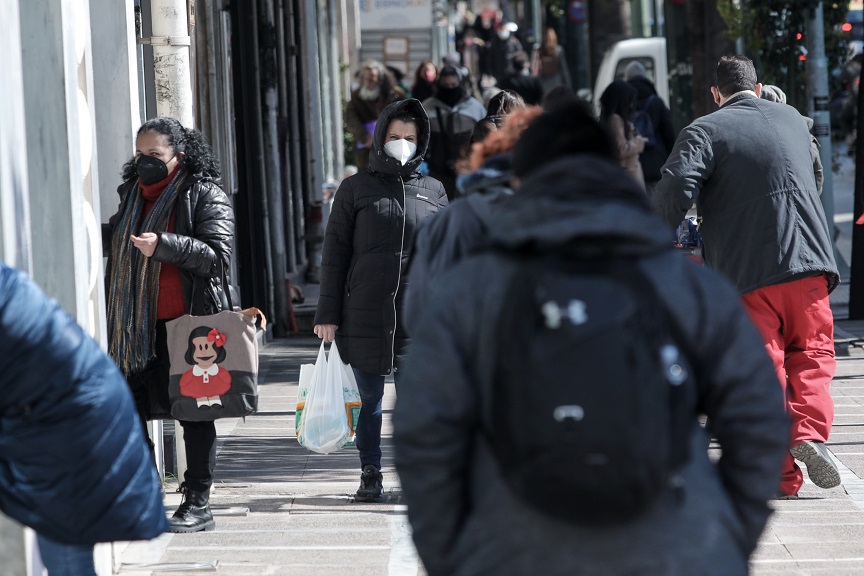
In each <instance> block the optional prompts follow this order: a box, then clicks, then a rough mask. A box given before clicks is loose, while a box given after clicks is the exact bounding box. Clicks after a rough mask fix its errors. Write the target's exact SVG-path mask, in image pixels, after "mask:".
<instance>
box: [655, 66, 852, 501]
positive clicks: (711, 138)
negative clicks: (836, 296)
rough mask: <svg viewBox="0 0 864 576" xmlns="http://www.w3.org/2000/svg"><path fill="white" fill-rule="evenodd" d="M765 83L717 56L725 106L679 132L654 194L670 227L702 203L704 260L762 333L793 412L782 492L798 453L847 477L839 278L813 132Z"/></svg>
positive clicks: (814, 472) (821, 469) (719, 99)
mask: <svg viewBox="0 0 864 576" xmlns="http://www.w3.org/2000/svg"><path fill="white" fill-rule="evenodd" d="M761 89H762V85H761V84H759V83H758V82H757V81H756V70H755V69H754V67H753V63H752V62H751V61H750V60H749V59H747V58H745V57H743V56H738V55H733V56H724V57H723V58H721V59H720V62H719V63H718V64H717V71H716V84H715V86H712V87H711V93H712V94H713V95H714V101H715V102H716V103H717V105H718V106H719V107H720V109H719V110H717V111H716V112H714V113H712V114H709V115H707V116H703V117H702V118H698V119H696V120H695V121H694V122H693V123H692V124H690V126H688V127H687V128H685V129H684V130H682V131H681V133H680V134H679V136H678V139H677V141H676V143H675V148H674V150H673V151H672V154H671V155H670V157H669V160H668V161H667V162H666V164H665V165H664V166H663V169H662V171H661V172H662V179H661V181H660V182H659V184H658V186H657V191H656V196H655V201H656V205H657V208H658V210H659V211H660V213H661V215H662V216H663V217H664V219H665V220H666V221H667V223H668V224H670V225H673V226H677V225H678V224H679V223H680V222H681V220H682V219H683V218H684V215H685V213H686V212H687V210H688V209H689V208H690V207H691V206H692V204H693V202H694V201H695V202H696V203H697V205H698V206H699V208H700V212H701V214H702V224H701V228H700V232H701V233H702V238H703V241H704V251H703V256H704V259H705V262H706V263H708V264H709V265H711V266H713V267H714V268H716V269H717V270H719V271H720V272H722V273H724V274H725V275H726V276H727V277H729V278H730V279H731V280H732V281H733V282H734V283H735V285H736V286H737V288H738V290H739V292H740V293H741V294H742V296H743V302H744V305H745V307H746V309H747V311H748V313H749V315H750V317H751V319H752V320H753V322H754V323H755V324H756V327H757V328H758V329H759V331H760V332H761V334H762V337H763V339H764V341H765V346H766V349H767V350H768V353H769V354H770V356H771V358H772V359H773V361H774V368H775V370H776V372H777V375H778V377H779V379H780V383H781V386H782V387H783V389H784V391H785V398H786V410H787V413H788V414H789V416H790V417H791V420H792V431H791V438H792V441H791V447H790V455H789V456H787V458H786V462H785V463H784V467H783V477H782V480H781V483H780V492H779V495H778V496H779V497H784V498H794V497H796V495H797V493H798V490H799V488H800V487H801V485H802V484H803V476H802V473H801V470H800V469H799V468H798V466H797V465H796V464H795V459H798V460H800V461H802V462H803V463H804V464H805V465H806V467H807V472H808V474H809V476H810V479H811V480H812V481H813V482H814V483H815V484H816V485H817V486H820V487H822V488H831V487H834V486H837V485H839V484H840V474H839V472H838V471H837V468H836V466H835V465H834V463H833V461H832V460H831V456H830V454H829V453H828V450H827V449H826V448H825V446H824V442H825V441H826V440H827V439H828V433H829V432H830V430H831V424H832V421H833V419H834V403H833V401H832V399H831V394H830V391H829V386H830V383H831V378H832V377H833V376H834V370H835V366H836V364H835V360H834V334H833V332H834V319H833V316H832V314H831V308H830V305H829V302H828V293H829V292H831V290H833V289H834V287H835V286H836V285H837V283H838V280H839V276H838V273H837V266H836V264H835V263H834V255H833V250H832V244H831V237H830V234H829V231H828V224H827V222H826V219H825V213H824V212H823V210H822V204H821V203H820V200H819V194H818V192H817V187H816V181H815V178H814V174H813V163H812V160H811V157H810V134H809V133H808V131H807V127H806V125H805V123H804V122H802V121H801V115H800V114H799V113H798V112H797V111H796V110H795V109H794V108H792V107H791V106H785V105H783V104H779V103H776V102H769V101H766V100H764V99H760V98H759V96H760V93H761ZM793 456H794V458H793Z"/></svg>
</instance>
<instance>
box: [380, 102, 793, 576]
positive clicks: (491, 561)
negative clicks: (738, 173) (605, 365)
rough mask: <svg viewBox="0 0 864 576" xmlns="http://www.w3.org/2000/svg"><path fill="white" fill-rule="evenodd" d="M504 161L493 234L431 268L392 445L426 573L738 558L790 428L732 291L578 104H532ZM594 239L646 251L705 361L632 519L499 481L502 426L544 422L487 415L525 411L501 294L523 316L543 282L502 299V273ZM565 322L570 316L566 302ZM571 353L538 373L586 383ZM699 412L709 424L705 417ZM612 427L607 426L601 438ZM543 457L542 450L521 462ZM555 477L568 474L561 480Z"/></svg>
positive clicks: (761, 516) (650, 567)
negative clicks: (652, 485) (504, 391)
mask: <svg viewBox="0 0 864 576" xmlns="http://www.w3.org/2000/svg"><path fill="white" fill-rule="evenodd" d="M512 166H513V172H514V175H515V176H516V177H517V178H519V180H520V184H519V186H518V187H517V188H516V191H515V194H514V195H513V197H512V198H511V199H509V200H506V201H504V202H502V203H501V204H500V206H499V208H498V209H497V210H496V211H495V213H494V216H493V219H492V222H491V223H490V225H489V240H490V247H489V249H488V250H484V251H480V252H477V253H476V254H474V255H472V256H469V257H467V258H465V259H463V260H462V261H461V262H458V263H456V264H455V266H453V267H452V268H450V269H449V270H447V271H445V272H444V273H443V274H442V275H441V276H440V277H438V278H436V280H435V282H434V284H433V285H432V286H431V287H430V290H429V291H428V297H427V298H426V300H425V302H424V308H425V309H424V310H423V312H422V314H421V316H420V318H419V319H418V320H417V321H416V322H412V325H411V330H412V337H413V340H412V343H411V349H410V351H409V353H408V355H407V358H406V361H405V366H404V374H403V381H402V384H401V386H400V388H399V397H398V400H397V403H396V408H395V411H394V415H393V428H394V445H395V449H396V452H395V456H396V467H397V470H398V472H399V477H400V479H401V480H402V489H403V495H404V498H405V503H406V504H407V507H408V518H409V520H410V522H411V528H412V533H413V538H414V542H415V544H416V547H417V551H418V553H419V555H420V558H421V559H422V560H423V563H424V566H425V568H426V570H427V572H428V574H429V576H439V575H448V576H459V575H468V574H496V575H503V576H507V575H514V576H515V575H523V574H535V573H536V574H586V575H589V574H590V575H594V574H650V575H654V576H656V575H668V576H672V575H682V574H696V573H698V574H703V575H706V576H721V575H722V576H726V575H730V574H736V575H738V574H741V575H743V574H747V571H748V569H747V560H748V557H749V555H750V553H751V552H752V551H753V550H754V548H755V547H756V544H757V541H758V538H759V534H760V533H761V531H762V529H763V527H764V526H765V522H766V520H767V519H768V516H769V514H770V508H769V507H768V505H767V501H768V499H769V498H770V497H771V495H772V494H773V491H774V490H775V488H776V483H777V480H778V477H779V466H780V462H781V460H782V457H783V453H784V451H785V446H786V441H787V438H788V436H787V431H788V429H787V426H786V417H785V415H784V413H783V406H782V401H781V398H780V391H779V390H778V389H777V387H776V385H775V384H774V378H775V377H774V374H773V372H772V370H771V364H770V362H769V361H768V359H767V358H766V356H765V354H764V353H763V352H762V350H761V349H760V340H759V335H758V334H757V333H756V331H755V330H754V329H753V326H752V325H751V323H750V322H749V320H748V318H747V316H746V314H745V313H744V311H743V310H742V309H741V305H740V302H739V300H738V298H737V296H736V294H735V292H734V290H733V289H732V288H731V286H729V285H728V283H727V282H725V281H724V280H723V279H722V278H721V277H720V276H719V275H718V274H716V273H714V272H713V271H711V270H709V269H706V268H704V267H700V266H696V265H693V264H692V263H690V262H688V261H686V260H685V259H683V258H681V257H680V255H678V254H677V253H675V252H674V250H673V249H672V247H671V244H670V242H669V233H668V230H667V228H666V227H665V226H664V224H663V223H662V222H661V221H660V220H659V219H658V218H657V217H656V216H655V215H654V214H653V213H652V210H651V207H650V205H649V203H648V201H647V199H646V197H645V194H644V193H643V192H642V190H641V188H640V187H639V186H638V184H636V183H635V182H633V180H632V179H631V178H629V177H628V176H627V175H626V174H625V172H624V171H623V170H622V169H621V167H620V166H619V165H618V162H617V158H616V145H615V143H614V140H612V139H611V138H610V137H609V136H608V135H607V134H606V132H605V130H604V129H603V128H602V127H601V126H600V125H599V123H598V122H597V121H596V120H594V119H593V118H592V117H591V115H590V114H589V113H588V112H586V111H585V110H584V109H583V108H582V107H581V106H574V107H572V108H570V109H561V110H558V111H556V112H553V113H544V114H543V115H542V116H540V117H538V118H537V119H536V120H534V121H533V122H532V123H531V124H530V125H529V127H528V128H527V129H526V131H525V132H524V133H523V134H522V136H521V138H520V140H519V141H518V142H517V144H516V148H515V150H514V151H513V164H512ZM469 198H470V197H469ZM454 208H455V206H454ZM598 254H601V255H602V256H601V260H603V261H604V262H609V261H620V262H622V263H623V262H625V261H626V262H630V263H632V264H631V265H632V266H636V267H639V269H640V270H641V272H640V274H641V275H642V276H643V277H644V278H645V281H646V282H650V284H651V285H652V287H653V291H655V292H656V294H657V295H658V297H659V298H662V302H663V307H664V308H666V309H667V310H668V313H669V314H670V316H671V318H672V320H671V321H673V322H674V323H675V324H676V325H677V326H678V327H680V330H681V336H680V338H681V339H684V340H686V342H687V343H686V344H685V347H686V349H687V350H688V354H687V361H688V363H689V365H690V366H691V367H693V370H692V371H690V372H689V373H695V374H696V375H698V376H697V377H698V383H693V382H691V381H689V380H688V383H687V384H686V385H687V386H690V388H689V389H690V390H691V392H692V395H690V396H688V401H687V402H682V403H681V404H677V405H676V406H677V410H673V411H672V412H673V414H672V417H673V418H675V419H678V418H680V419H681V420H680V421H681V422H683V423H684V430H686V431H687V432H686V435H687V437H686V438H678V440H679V441H681V442H684V443H688V442H689V447H690V449H689V454H690V455H689V460H687V461H686V463H684V464H683V466H682V467H681V468H680V469H679V470H678V472H677V479H678V480H677V481H676V484H674V485H672V484H667V485H665V487H664V489H663V492H662V494H661V495H660V496H659V498H658V499H657V500H655V501H653V504H651V505H650V506H646V509H645V510H644V511H643V512H642V513H641V514H640V515H638V516H635V517H633V518H632V519H629V520H626V521H620V522H610V521H606V522H605V523H602V522H599V521H598V522H595V523H576V522H569V521H565V520H562V519H561V518H559V517H553V516H551V515H549V514H547V513H545V512H543V511H541V510H539V509H537V508H535V507H534V506H532V505H530V504H528V503H527V502H526V501H525V500H524V498H523V496H522V495H521V494H518V495H517V492H515V491H514V488H513V487H512V485H511V484H510V483H509V482H507V481H506V480H505V472H506V471H507V470H506V469H505V467H504V466H503V465H502V464H501V462H500V460H499V459H498V456H497V453H496V452H495V450H494V448H493V446H494V445H495V444H496V441H500V440H497V439H498V438H509V437H512V435H513V434H530V433H531V431H532V430H533V429H534V428H535V427H536V426H543V423H541V422H539V421H535V420H529V419H527V418H526V419H525V420H523V421H522V422H521V424H520V425H519V426H518V427H517V428H516V429H510V430H502V429H500V428H499V427H497V424H499V423H501V422H503V421H505V420H508V421H509V418H511V417H508V415H509V414H510V413H511V412H513V413H519V410H516V409H514V407H513V406H510V405H507V406H504V405H502V404H499V403H496V402H495V400H494V399H493V398H494V396H495V395H496V394H499V393H500V389H501V386H503V385H506V384H505V382H504V380H503V379H504V378H505V377H506V376H507V375H506V374H502V373H501V372H500V370H499V366H500V365H501V363H507V364H508V365H511V366H512V365H514V364H519V363H520V362H523V363H524V362H527V359H528V358H531V357H533V356H534V353H535V352H537V351H536V350H534V351H532V350H527V349H526V350H524V351H522V350H520V352H519V353H518V354H513V353H512V352H511V353H510V355H509V356H508V357H506V358H505V355H506V354H507V352H506V351H504V350H502V349H501V348H500V346H501V342H503V341H506V340H507V339H512V338H518V337H521V338H525V337H528V336H526V335H524V334H518V335H517V334H504V335H502V334H499V333H497V332H498V331H499V330H500V329H501V326H500V324H499V318H501V317H502V315H506V314H507V311H508V310H512V309H516V310H518V311H519V312H518V313H519V314H528V315H529V320H528V321H527V324H528V325H531V326H533V325H534V322H533V321H532V320H530V318H531V316H530V315H531V314H533V312H532V311H531V310H532V308H533V307H534V306H535V305H537V304H538V302H537V301H535V297H536V298H539V297H540V296H537V295H536V294H535V293H532V296H533V297H529V298H527V299H526V300H524V301H523V300H519V301H514V300H512V299H509V298H510V297H509V296H508V295H512V294H513V292H512V291H511V290H510V287H511V286H513V284H512V283H513V282H515V281H519V279H522V280H526V279H528V278H526V276H528V275H531V274H533V273H534V272H536V269H537V268H540V270H541V271H540V272H539V274H541V275H543V274H547V273H548V274H553V273H555V271H556V270H559V269H560V268H561V267H563V266H566V265H572V264H573V263H574V261H576V260H579V259H588V260H590V259H591V258H592V257H594V259H595V260H596V256H597V255H598ZM562 260H563V261H564V262H567V263H568V264H566V265H565V264H562ZM601 269H602V268H601ZM529 280H530V279H529ZM634 289H637V290H638V289H639V287H638V286H634ZM454 294H458V296H459V297H458V298H454V297H453V295H454ZM565 302H566V301H565ZM571 304H572V303H571ZM587 314H588V317H589V318H590V317H591V309H588V310H587ZM655 318H656V317H655ZM561 321H562V322H568V321H570V322H573V323H574V324H575V323H577V322H578V319H577V315H576V314H575V313H572V314H570V316H569V320H568V317H567V315H566V314H565V315H564V317H563V318H561ZM540 323H541V324H542V320H541V322H540ZM640 337H641V338H644V337H645V335H644V334H643V335H641V336H640ZM621 344H622V346H623V345H624V342H622V343H621ZM562 346H563V347H565V348H566V344H562ZM568 364H569V360H568V359H567V358H565V357H563V355H556V360H555V365H553V366H550V367H548V368H547V371H552V372H554V371H555V370H556V366H559V368H557V369H558V370H560V371H561V375H560V376H561V378H560V379H561V380H565V381H568V382H570V383H571V385H572V386H573V387H579V386H583V387H592V386H596V385H597V383H596V382H595V381H594V380H588V381H585V380H584V379H583V380H580V378H579V377H578V375H579V374H585V373H590V372H591V371H592V370H593V369H594V368H593V367H591V366H586V367H585V369H584V370H583V371H580V372H578V373H577V375H574V374H573V373H572V372H571V371H570V370H569V369H568V370H566V371H565V368H564V366H568V368H573V367H572V366H569V365H568ZM528 368H530V366H528V367H526V369H528ZM645 377H646V379H648V378H649V377H650V375H648V374H645ZM543 384H544V385H545V386H549V387H555V386H556V385H555V384H554V383H549V384H546V383H545V382H544V383H543ZM517 393H518V394H520V395H521V396H523V397H525V405H529V404H530V405H537V404H540V405H542V404H543V399H542V397H541V395H543V394H545V393H546V391H545V390H544V386H539V385H538V386H535V387H532V386H527V385H526V386H525V387H523V388H522V389H521V390H520V391H518V392H517ZM529 395H533V397H532V398H531V399H530V400H529V398H528V397H529ZM628 401H629V402H630V404H628ZM620 402H621V407H620V410H621V411H625V412H626V413H629V414H634V413H639V408H640V405H639V404H637V403H636V400H635V398H630V397H628V396H623V397H621V398H620ZM552 406H554V404H552ZM571 408H573V407H571ZM556 412H557V411H556ZM702 413H707V414H708V416H709V422H710V423H711V429H710V430H705V429H703V428H702V427H701V426H700V424H699V416H700V414H702ZM585 414H586V415H587V414H589V409H588V408H586V411H585ZM551 416H552V414H550V415H549V419H550V420H551V419H552V418H551ZM611 416H612V415H610V419H611ZM649 416H650V415H649ZM586 418H588V416H586ZM600 418H601V419H603V416H602V414H601V415H600ZM544 430H545V428H544ZM623 432H624V431H622V430H610V431H609V434H608V436H610V437H614V436H616V435H617V434H619V433H623ZM505 433H509V435H508V436H502V435H503V434H505ZM712 435H713V436H715V437H716V438H717V439H718V441H719V442H720V444H721V445H722V447H723V453H722V456H721V457H720V459H719V461H717V462H716V463H715V462H712V460H711V459H709V457H708V446H709V442H710V440H711V437H712ZM596 464H597V466H598V468H599V467H600V466H602V463H601V462H597V463H596ZM553 465H554V462H553V463H550V462H545V461H542V460H541V459H539V458H538V459H536V460H534V461H532V463H531V464H530V465H528V464H526V467H527V470H526V472H527V473H528V474H530V470H531V469H534V470H535V471H536V473H538V474H539V467H541V466H544V467H545V468H547V469H548V468H549V467H550V466H553ZM543 477H545V476H543ZM577 480H578V479H573V481H574V482H576V481H577ZM558 483H559V484H560V483H564V486H563V487H561V488H562V489H563V490H566V480H565V479H563V478H559V480H558ZM548 488H549V489H553V486H548ZM537 489H538V491H540V492H542V491H543V487H542V486H538V487H537ZM625 496H627V495H625V494H619V495H613V497H616V498H619V497H620V498H623V497H625ZM442 502H446V506H444V505H442ZM566 504H567V503H565V502H562V503H561V505H562V506H566ZM660 527H662V529H661V528H660Z"/></svg>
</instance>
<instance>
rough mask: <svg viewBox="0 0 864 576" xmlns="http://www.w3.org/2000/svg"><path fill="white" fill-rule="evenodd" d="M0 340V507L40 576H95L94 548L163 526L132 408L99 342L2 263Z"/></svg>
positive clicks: (155, 482) (152, 533) (158, 492)
mask: <svg viewBox="0 0 864 576" xmlns="http://www.w3.org/2000/svg"><path fill="white" fill-rule="evenodd" d="M0 337H2V339H3V354H2V355H0V390H2V391H3V394H2V395H0V415H2V426H0V470H2V472H0V509H2V510H3V512H4V513H5V514H8V515H9V516H10V517H12V518H14V519H15V520H17V521H18V522H21V523H22V524H24V525H26V526H29V527H31V528H33V529H34V530H36V532H37V533H38V542H39V550H40V553H41V556H42V561H43V564H44V565H45V567H46V568H47V569H48V574H49V576H95V574H96V572H95V568H94V565H93V545H94V544H96V543H97V542H111V541H116V540H147V539H150V538H155V537H156V536H158V535H159V534H161V533H162V532H164V531H165V530H166V529H167V528H168V523H167V521H166V520H165V509H164V507H163V506H162V485H161V483H160V482H159V478H158V477H157V476H156V470H155V469H154V468H153V464H152V462H151V460H150V454H149V453H148V451H147V448H146V444H145V443H144V439H143V438H142V434H141V428H140V426H139V425H138V423H137V421H136V420H137V418H136V416H135V403H134V402H133V400H132V396H131V394H130V393H129V388H128V386H127V385H126V382H125V381H124V379H123V376H122V375H121V374H120V372H119V371H118V370H117V366H116V365H115V364H114V362H112V361H111V359H110V358H108V357H107V356H106V355H105V353H104V352H103V351H102V350H101V349H100V348H99V344H98V343H96V342H95V341H94V340H93V339H92V338H91V337H90V336H88V335H87V334H86V333H85V332H84V330H82V329H81V327H80V326H78V324H77V323H76V322H75V320H74V319H73V318H72V317H71V316H69V315H68V314H67V313H66V312H64V311H63V310H62V309H61V308H60V306H59V305H58V304H57V303H56V302H55V301H54V300H51V299H49V298H48V296H46V295H45V293H44V292H42V290H41V289H40V288H39V287H37V286H36V284H35V283H33V282H32V281H31V280H30V279H29V278H27V276H26V275H25V274H24V273H23V272H20V271H18V270H13V269H12V268H9V267H7V266H5V265H4V264H3V263H2V262H0ZM7 568H8V566H7Z"/></svg>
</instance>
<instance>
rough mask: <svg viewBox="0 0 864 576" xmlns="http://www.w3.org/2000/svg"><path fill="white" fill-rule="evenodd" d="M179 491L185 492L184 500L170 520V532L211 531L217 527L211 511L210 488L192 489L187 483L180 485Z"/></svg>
mask: <svg viewBox="0 0 864 576" xmlns="http://www.w3.org/2000/svg"><path fill="white" fill-rule="evenodd" d="M178 492H182V493H183V502H181V504H180V506H179V507H178V508H177V511H176V512H174V515H173V516H172V517H171V518H170V519H169V520H168V522H169V523H170V524H171V526H170V527H169V528H168V531H169V532H175V533H184V532H201V531H205V532H209V531H211V530H215V529H216V522H214V521H213V514H212V513H211V512H210V490H209V489H208V490H204V491H198V490H190V489H189V488H187V487H186V483H185V482H184V483H183V484H181V485H180V489H179V490H178Z"/></svg>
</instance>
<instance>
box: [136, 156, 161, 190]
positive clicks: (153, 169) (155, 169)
mask: <svg viewBox="0 0 864 576" xmlns="http://www.w3.org/2000/svg"><path fill="white" fill-rule="evenodd" d="M135 164H136V165H137V166H138V178H140V179H141V183H142V184H146V185H148V186H149V185H150V184H155V183H156V182H159V181H160V180H164V179H165V178H167V177H168V166H167V165H166V164H165V162H162V160H159V159H158V158H154V157H153V156H139V157H138V161H137V162H136V163H135Z"/></svg>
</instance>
